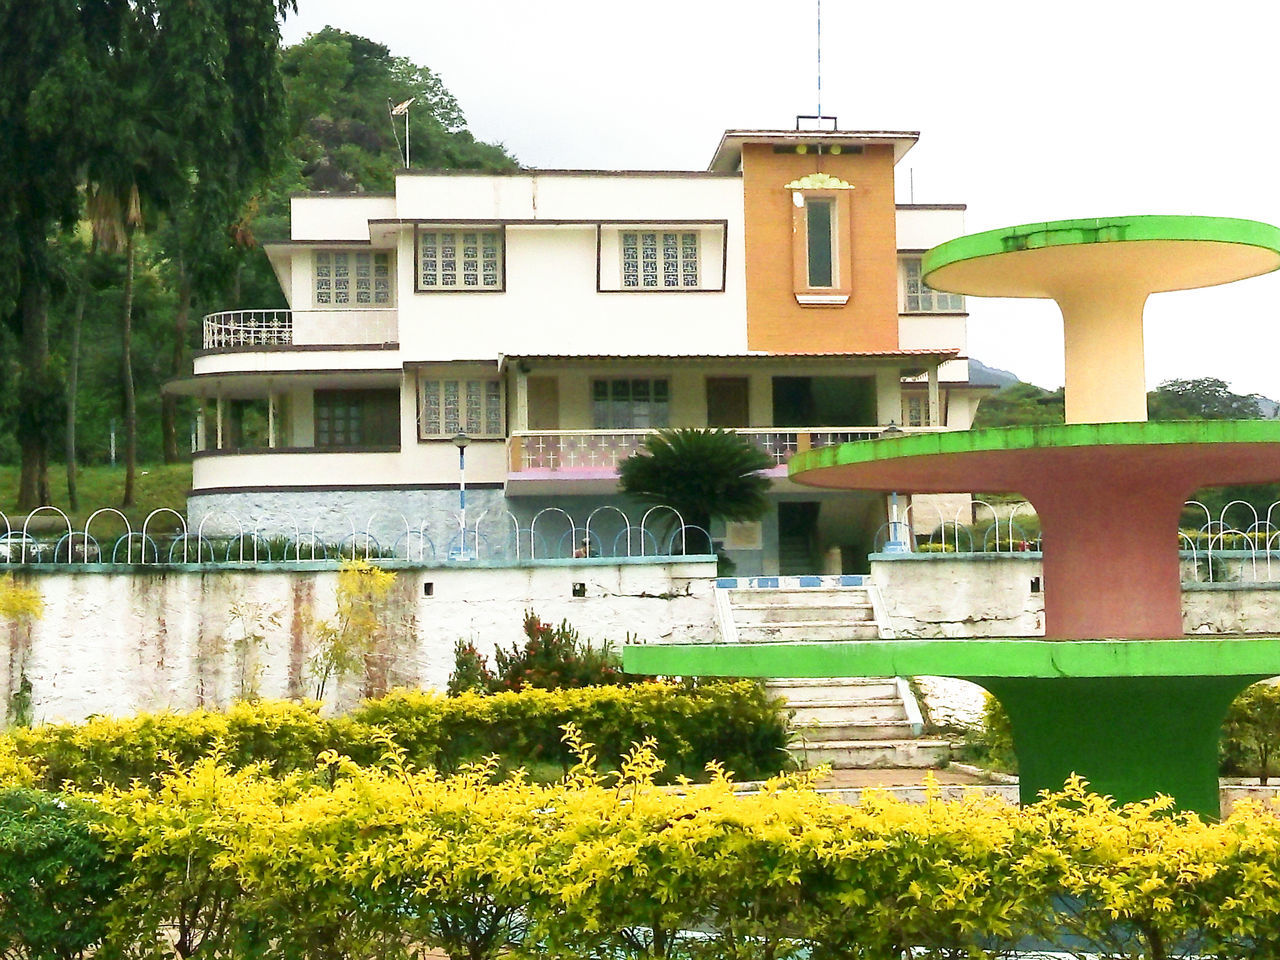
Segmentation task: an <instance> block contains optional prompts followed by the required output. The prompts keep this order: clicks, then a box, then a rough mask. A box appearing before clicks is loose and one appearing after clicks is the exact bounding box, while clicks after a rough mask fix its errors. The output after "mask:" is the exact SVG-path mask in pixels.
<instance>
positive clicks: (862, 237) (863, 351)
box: [170, 130, 979, 574]
mask: <svg viewBox="0 0 1280 960" xmlns="http://www.w3.org/2000/svg"><path fill="white" fill-rule="evenodd" d="M917 136H918V135H917V134H916V133H891V132H852V131H831V130H826V131H810V130H794V131H729V132H727V133H725V134H724V136H723V138H722V139H721V141H720V144H719V146H718V147H717V149H716V151H715V154H714V156H713V157H712V159H711V163H710V165H709V166H708V168H707V169H706V170H702V171H662V172H656V171H598V170H526V171H521V172H518V173H512V174H476V173H469V172H464V171H448V172H418V171H407V172H405V173H402V174H401V175H400V176H398V177H397V179H396V184H395V190H394V192H393V193H389V194H385V195H371V194H360V195H354V196H335V195H311V196H301V197H297V198H295V199H294V200H293V207H292V232H291V240H290V241H289V242H287V243H280V244H275V245H272V246H271V247H270V248H269V251H268V253H269V257H270V260H271V263H272V265H273V267H274V268H275V272H276V275H277V276H278V277H279V280H280V284H281V286H282V288H283V290H284V293H285V296H286V298H287V301H288V303H289V304H290V309H289V310H281V311H236V312H232V313H221V314H214V315H211V316H208V317H206V318H205V320H204V343H203V350H202V351H201V352H199V354H198V355H197V356H196V358H195V361H194V371H193V375H192V376H191V377H190V378H187V379H184V380H182V381H179V382H176V383H174V384H171V385H170V389H171V390H174V391H175V392H179V393H185V394H188V395H194V396H196V397H199V398H201V403H200V410H201V414H200V417H199V424H200V426H199V429H198V441H197V446H198V450H197V452H196V454H195V465H194V481H193V490H192V492H191V495H190V500H189V513H190V515H191V520H192V526H193V529H194V528H195V527H196V526H198V525H199V522H200V520H201V519H202V518H203V517H205V516H206V515H209V520H208V521H207V524H208V525H207V527H206V530H212V529H214V526H215V525H220V528H221V529H222V530H224V532H225V531H226V530H227V529H228V525H232V528H234V525H235V524H242V525H243V527H242V528H243V529H244V530H245V531H246V532H248V531H249V530H252V529H257V531H258V532H259V533H264V534H266V533H285V534H291V533H293V532H294V531H295V525H296V530H298V531H301V533H303V534H306V533H308V532H310V531H311V530H312V529H313V526H314V529H315V530H316V531H317V532H318V535H319V536H320V537H322V538H324V539H330V540H332V539H340V538H341V537H342V536H344V535H348V534H350V533H351V532H352V531H363V530H364V529H365V528H366V526H368V527H369V528H370V529H373V530H375V531H381V532H379V533H378V534H377V535H378V536H379V537H380V538H381V539H383V540H388V539H389V540H391V541H396V540H397V539H401V540H403V538H398V535H397V531H400V532H401V533H403V531H405V529H406V526H408V527H409V528H411V529H413V530H416V529H418V527H419V525H420V524H422V525H423V526H422V530H423V532H424V533H425V534H426V535H427V537H428V538H429V540H430V542H431V545H432V547H433V549H434V551H435V552H436V554H437V556H443V555H444V553H445V551H446V550H448V549H450V547H449V544H450V541H451V539H452V540H453V545H452V549H453V550H455V551H456V549H457V541H456V538H455V537H456V530H457V523H458V516H457V515H458V504H459V483H460V475H459V459H460V458H459V450H458V448H457V447H456V446H455V444H454V439H455V437H456V436H457V435H458V434H465V435H466V437H467V438H468V440H469V443H468V445H467V446H466V451H465V483H466V489H467V503H466V505H467V514H466V515H467V517H468V529H469V531H470V532H469V534H468V535H469V536H474V534H475V532H476V531H475V529H474V527H475V524H476V522H477V521H478V522H479V523H480V525H481V529H480V531H479V532H480V534H481V536H482V538H483V539H484V540H485V541H486V542H487V541H489V540H495V539H501V538H502V537H505V536H507V535H508V534H509V533H511V531H513V530H515V529H516V528H525V529H527V528H528V527H529V524H530V521H531V519H532V518H533V517H534V516H535V515H537V514H539V512H540V511H544V509H545V508H548V507H558V508H561V509H563V510H564V511H566V512H567V513H568V514H570V515H571V516H573V517H574V519H575V520H576V522H577V523H578V524H579V525H581V524H582V523H583V522H584V521H585V518H586V516H587V515H588V514H589V513H590V512H591V511H592V510H593V509H594V508H596V507H599V506H601V505H602V504H615V505H621V504H622V501H621V500H620V499H619V497H618V492H617V479H616V476H617V474H616V467H617V463H618V461H619V460H620V459H621V458H625V457H626V456H628V455H629V454H630V453H631V452H632V451H633V450H635V449H636V447H637V446H638V444H639V443H640V442H641V440H642V439H643V437H644V435H645V433H646V431H649V430H652V429H654V428H658V427H666V426H672V427H677V426H690V427H725V428H730V429H733V430H736V431H738V432H739V433H741V434H742V435H744V436H746V437H749V438H750V439H751V440H752V441H753V442H755V443H757V444H759V445H760V446H761V447H762V448H763V449H764V450H766V451H768V452H769V453H770V454H771V455H772V456H773V457H774V459H775V460H776V461H777V463H778V468H777V470H776V472H775V480H774V487H773V495H772V496H773V501H774V509H773V510H772V511H771V513H770V515H769V516H767V517H766V518H765V519H764V520H763V521H762V522H761V523H757V524H730V525H729V526H728V528H727V529H725V528H718V529H715V530H713V531H711V533H712V535H713V536H714V537H715V538H716V539H717V540H723V546H724V547H725V549H726V550H727V551H728V553H729V555H730V556H732V557H733V558H734V560H735V561H736V562H737V564H738V569H739V572H741V573H744V574H756V573H776V572H782V573H797V572H816V571H817V570H818V569H819V567H820V566H822V565H824V564H825V565H827V566H828V567H829V566H830V565H831V564H832V563H835V562H837V561H836V560H835V559H834V558H835V557H836V556H837V555H836V554H835V553H834V552H833V551H832V548H836V547H838V548H843V550H844V557H845V559H844V561H843V563H844V565H845V566H846V567H850V566H852V565H857V564H858V563H860V562H861V561H862V559H863V558H864V557H865V554H866V553H867V552H868V550H869V549H870V548H871V545H872V540H873V538H874V536H875V531H876V530H877V528H879V527H880V526H881V524H882V523H883V522H884V517H885V503H884V498H883V497H877V496H873V495H870V494H867V495H858V494H850V493H823V492H817V491H813V490H808V489H805V488H801V487H798V486H795V485H792V484H790V483H789V482H788V481H787V480H786V479H785V468H784V462H785V460H786V458H787V456H788V455H789V454H791V453H792V452H794V451H796V450H803V449H806V448H808V447H811V446H817V445H821V444H827V443H836V442H841V441H844V440H847V439H854V438H858V437H864V436H874V435H876V434H878V433H879V432H880V431H882V430H884V429H885V428H887V427H891V426H892V427H896V428H899V429H904V430H938V429H947V430H956V429H965V428H967V427H968V426H969V425H970V422H971V420H972V417H973V413H974V411H975V409H976V406H977V398H978V396H979V390H978V389H976V388H974V387H973V386H972V385H971V384H969V382H968V366H967V361H966V359H965V325H966V313H965V306H964V301H963V299H962V298H960V297H957V296H954V295H951V294H945V293H937V292H934V291H932V290H930V289H929V288H928V287H926V286H925V285H924V284H923V283H922V282H921V279H920V254H921V253H922V252H923V251H924V250H925V249H926V248H928V247H930V246H932V245H934V244H935V243H938V242H940V241H942V240H945V239H948V238H950V237H953V236H956V235H958V234H960V233H962V232H963V210H964V207H963V206H962V205H958V204H956V205H951V204H948V205H916V204H897V203H895V197H894V168H895V165H896V164H897V163H898V162H899V161H900V160H901V159H902V157H903V155H904V154H905V153H906V152H907V151H908V150H909V149H910V148H911V146H912V145H913V144H914V143H915V142H916V139H917ZM627 509H628V512H629V513H631V515H632V516H633V518H637V519H638V517H639V513H640V511H638V510H636V508H635V507H634V506H632V507H629V508H627ZM553 513H554V512H553ZM215 515H216V516H215ZM544 516H546V515H545V514H544ZM555 516H559V515H558V514H556V515H555ZM232 517H234V518H236V519H235V520H232V519H230V518H232ZM563 528H564V529H565V530H566V531H567V529H568V525H567V522H566V523H564V525H563ZM597 529H603V527H598V528H597ZM511 535H512V536H514V534H513V533H511ZM575 536H576V535H575ZM410 539H412V537H410ZM536 539H537V541H538V542H537V544H536V546H535V551H536V552H537V553H538V554H539V555H555V554H557V553H558V554H559V555H567V554H568V552H571V551H572V550H573V548H574V543H573V542H570V541H569V540H567V539H566V536H565V535H562V534H560V532H559V530H558V529H557V530H555V531H554V532H553V531H552V529H551V525H550V521H544V525H543V528H542V530H541V531H540V532H539V534H538V536H537V538H536ZM383 546H384V547H385V546H387V544H386V543H384V544H383ZM591 548H592V550H597V549H598V550H601V551H602V552H605V553H612V552H614V545H613V544H612V543H610V542H608V538H607V537H605V538H603V539H598V540H597V542H594V543H592V544H591ZM632 549H633V550H634V549H636V547H635V546H634V545H633V547H632ZM401 550H402V552H403V544H402V547H401ZM521 550H522V552H526V553H527V550H528V548H527V547H524V546H522V547H521ZM620 552H626V551H625V544H624V548H623V549H622V550H621V551H620ZM650 552H652V551H651V550H650Z"/></svg>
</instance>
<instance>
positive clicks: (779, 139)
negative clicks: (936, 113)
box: [707, 130, 920, 173]
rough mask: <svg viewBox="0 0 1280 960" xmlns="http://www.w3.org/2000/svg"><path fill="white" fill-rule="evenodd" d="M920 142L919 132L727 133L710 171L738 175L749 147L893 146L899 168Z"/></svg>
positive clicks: (808, 131) (775, 131) (746, 131)
mask: <svg viewBox="0 0 1280 960" xmlns="http://www.w3.org/2000/svg"><path fill="white" fill-rule="evenodd" d="M919 139H920V131H919V130H726V131H725V132H724V136H722V137H721V138H720V145H719V146H718V147H716V152H715V154H714V156H712V158H711V162H710V163H709V164H707V169H708V170H710V171H716V172H722V173H729V172H732V171H736V170H737V169H738V167H739V166H740V165H741V163H742V146H743V144H746V143H773V144H778V145H780V146H786V145H789V144H796V143H818V144H824V145H830V146H834V145H836V144H840V145H841V146H844V145H846V144H847V145H850V146H876V145H881V146H891V147H893V162H894V163H895V164H896V163H897V162H898V161H899V160H901V159H902V158H903V157H904V156H906V153H907V151H908V150H910V149H911V148H912V147H913V146H915V144H916V141H917V140H919Z"/></svg>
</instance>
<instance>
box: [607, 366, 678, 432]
mask: <svg viewBox="0 0 1280 960" xmlns="http://www.w3.org/2000/svg"><path fill="white" fill-rule="evenodd" d="M670 406H671V388H670V384H669V382H668V381H667V380H666V379H658V380H650V379H622V378H618V379H612V380H592V381H591V425H592V427H593V428H594V429H596V430H648V429H650V428H653V427H665V426H669V425H670Z"/></svg>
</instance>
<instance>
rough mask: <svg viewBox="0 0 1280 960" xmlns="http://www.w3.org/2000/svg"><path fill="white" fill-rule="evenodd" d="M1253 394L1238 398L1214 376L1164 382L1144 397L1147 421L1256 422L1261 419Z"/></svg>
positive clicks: (1256, 399) (1238, 395)
mask: <svg viewBox="0 0 1280 960" xmlns="http://www.w3.org/2000/svg"><path fill="white" fill-rule="evenodd" d="M1258 400H1259V397H1258V395H1257V394H1252V395H1250V396H1242V395H1240V394H1238V393H1232V392H1231V391H1230V390H1229V389H1227V384H1226V382H1225V381H1222V380H1218V379H1216V378H1215V377H1201V378H1200V379H1198V380H1165V381H1164V382H1163V383H1161V384H1160V385H1159V386H1158V387H1156V389H1154V390H1152V391H1151V392H1150V393H1148V394H1147V416H1148V417H1149V418H1150V419H1151V420H1256V419H1257V418H1259V417H1261V416H1262V408H1261V407H1260V406H1259V405H1258Z"/></svg>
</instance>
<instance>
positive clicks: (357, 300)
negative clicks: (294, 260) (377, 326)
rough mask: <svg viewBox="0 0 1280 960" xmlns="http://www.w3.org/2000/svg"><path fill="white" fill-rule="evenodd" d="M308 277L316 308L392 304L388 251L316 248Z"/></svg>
mask: <svg viewBox="0 0 1280 960" xmlns="http://www.w3.org/2000/svg"><path fill="white" fill-rule="evenodd" d="M311 280H312V286H311V294H312V297H311V300H312V303H314V304H315V306H316V307H319V308H325V307H329V308H337V309H351V308H356V309H359V308H361V307H366V308H374V307H390V306H393V305H394V304H395V295H394V293H393V292H392V287H391V253H390V252H389V251H379V250H316V251H314V252H313V254H312V273H311Z"/></svg>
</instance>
